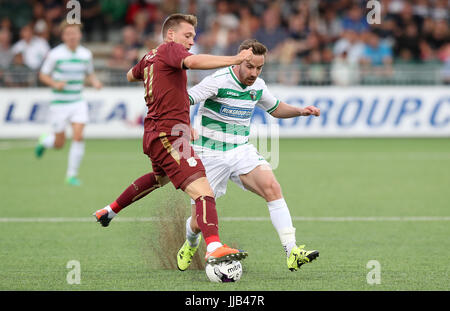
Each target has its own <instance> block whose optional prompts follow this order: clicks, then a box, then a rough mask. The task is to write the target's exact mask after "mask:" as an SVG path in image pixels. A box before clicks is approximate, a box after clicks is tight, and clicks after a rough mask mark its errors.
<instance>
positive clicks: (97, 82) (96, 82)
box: [92, 80, 103, 90]
mask: <svg viewBox="0 0 450 311" xmlns="http://www.w3.org/2000/svg"><path fill="white" fill-rule="evenodd" d="M92 86H93V87H94V88H96V89H97V90H100V89H101V88H102V87H103V83H101V82H100V80H94V81H92Z"/></svg>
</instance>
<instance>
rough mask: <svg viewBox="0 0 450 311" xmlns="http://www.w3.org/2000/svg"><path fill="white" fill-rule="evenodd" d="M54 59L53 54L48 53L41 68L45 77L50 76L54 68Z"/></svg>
mask: <svg viewBox="0 0 450 311" xmlns="http://www.w3.org/2000/svg"><path fill="white" fill-rule="evenodd" d="M55 64H56V61H55V58H54V57H53V53H51V52H50V53H48V54H47V57H46V58H45V60H44V63H43V64H42V66H41V70H40V71H41V72H42V73H43V74H46V75H50V74H51V73H52V71H53V69H54V68H55Z"/></svg>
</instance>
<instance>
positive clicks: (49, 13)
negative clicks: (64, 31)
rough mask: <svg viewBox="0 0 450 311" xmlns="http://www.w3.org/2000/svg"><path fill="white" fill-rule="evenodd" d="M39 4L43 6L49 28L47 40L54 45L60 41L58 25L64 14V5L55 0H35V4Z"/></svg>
mask: <svg viewBox="0 0 450 311" xmlns="http://www.w3.org/2000/svg"><path fill="white" fill-rule="evenodd" d="M39 4H41V5H42V6H43V11H44V19H45V21H46V22H47V26H48V28H49V30H50V39H49V42H50V43H51V44H52V46H55V45H57V44H58V43H60V37H61V35H60V33H59V27H58V25H59V23H60V22H61V20H62V19H63V16H64V14H65V6H63V3H61V1H57V0H43V1H36V2H35V6H38V5H39Z"/></svg>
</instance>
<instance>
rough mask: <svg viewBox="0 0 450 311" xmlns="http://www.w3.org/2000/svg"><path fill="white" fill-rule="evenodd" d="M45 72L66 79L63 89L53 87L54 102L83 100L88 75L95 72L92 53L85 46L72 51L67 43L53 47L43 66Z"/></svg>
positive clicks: (67, 102) (64, 102)
mask: <svg viewBox="0 0 450 311" xmlns="http://www.w3.org/2000/svg"><path fill="white" fill-rule="evenodd" d="M41 72H42V73H43V74H47V75H50V76H51V77H52V79H53V80H55V81H64V82H66V85H65V87H64V89H62V90H56V89H53V98H52V101H51V103H52V104H70V103H75V102H77V101H80V100H82V99H83V98H82V94H81V92H82V91H83V85H84V80H85V77H86V75H89V74H91V73H93V72H94V66H93V63H92V53H91V51H89V50H88V49H86V48H85V47H83V46H78V47H77V49H76V50H75V51H71V50H70V49H69V48H68V47H67V46H66V45H65V44H60V45H58V46H57V47H55V48H53V49H52V50H51V51H50V52H49V54H48V55H47V57H46V58H45V61H44V63H43V65H42V67H41Z"/></svg>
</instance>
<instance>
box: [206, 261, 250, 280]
mask: <svg viewBox="0 0 450 311" xmlns="http://www.w3.org/2000/svg"><path fill="white" fill-rule="evenodd" d="M205 271H206V276H207V277H208V279H209V280H210V281H211V282H216V283H226V282H237V281H239V280H240V279H241V277H242V264H241V262H240V261H237V260H229V261H222V262H219V263H217V264H206V268H205Z"/></svg>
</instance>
